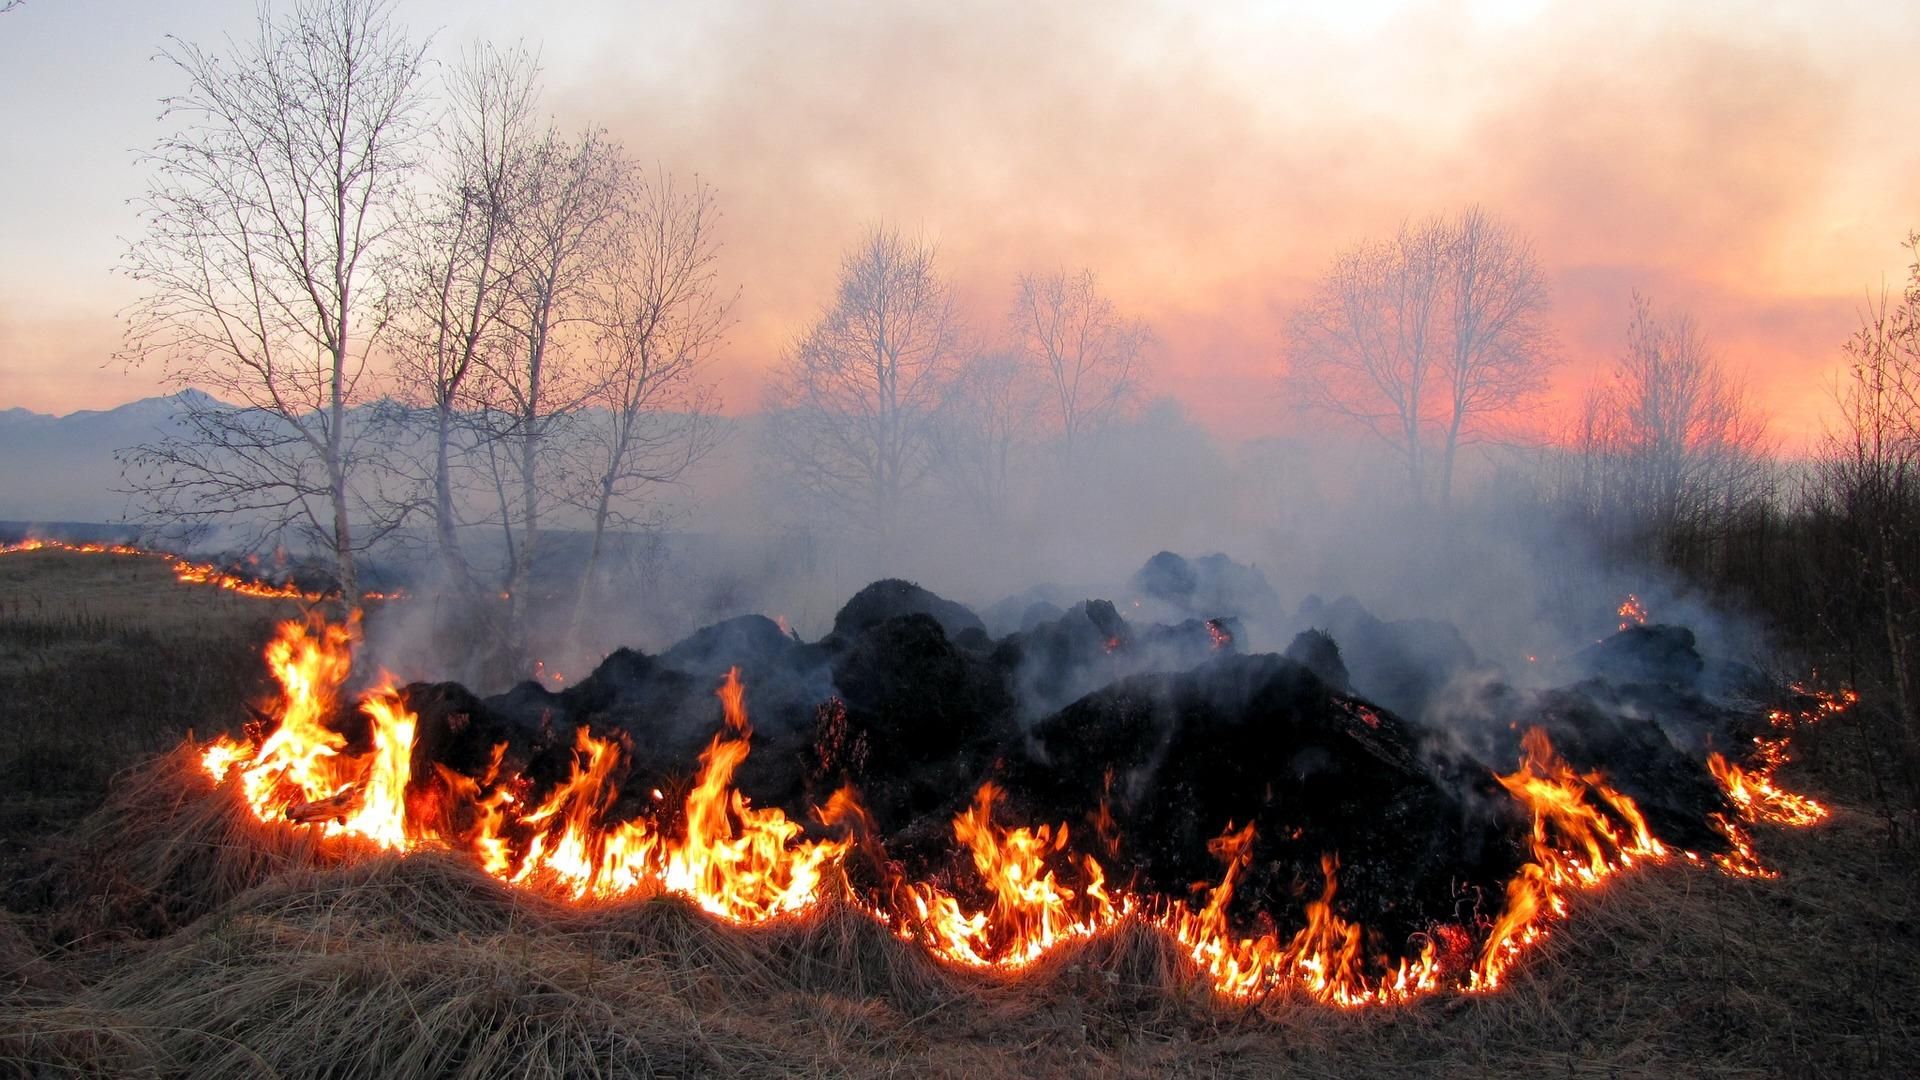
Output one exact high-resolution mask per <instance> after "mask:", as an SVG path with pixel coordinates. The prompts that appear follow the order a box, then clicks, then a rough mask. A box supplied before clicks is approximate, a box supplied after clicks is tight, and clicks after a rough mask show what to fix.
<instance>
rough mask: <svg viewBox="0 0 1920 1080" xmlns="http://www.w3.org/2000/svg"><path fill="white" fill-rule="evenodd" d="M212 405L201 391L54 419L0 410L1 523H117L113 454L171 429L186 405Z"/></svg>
mask: <svg viewBox="0 0 1920 1080" xmlns="http://www.w3.org/2000/svg"><path fill="white" fill-rule="evenodd" d="M192 399H199V400H211V399H209V398H207V396H206V395H205V394H202V393H201V392H200V391H198V390H182V391H180V392H179V393H178V394H168V395H166V396H163V397H150V398H142V399H140V400H139V401H134V402H129V403H128V404H125V405H122V406H120V407H119V408H115V409H85V410H82V411H80V412H76V413H69V414H67V415H66V416H51V415H48V414H46V413H37V412H34V411H32V410H30V409H18V408H15V409H5V410H0V461H4V462H6V468H5V469H4V470H0V519H3V520H13V521H94V522H105V521H119V520H121V519H122V518H124V517H125V516H126V515H127V513H128V511H129V509H130V504H129V499H128V497H127V496H126V495H123V494H120V493H119V492H118V491H117V489H119V488H123V487H125V486H126V485H125V483H124V482H123V481H122V480H121V478H120V464H119V462H118V461H116V460H114V456H113V454H114V451H116V450H121V449H124V448H126V447H130V446H138V445H140V444H141V443H145V442H152V441H153V440H155V439H157V438H159V437H161V436H162V435H164V434H165V433H166V431H167V429H168V428H169V427H171V426H172V423H173V418H174V417H175V416H176V415H178V414H179V412H180V411H181V408H182V406H183V404H184V402H185V401H187V400H192Z"/></svg>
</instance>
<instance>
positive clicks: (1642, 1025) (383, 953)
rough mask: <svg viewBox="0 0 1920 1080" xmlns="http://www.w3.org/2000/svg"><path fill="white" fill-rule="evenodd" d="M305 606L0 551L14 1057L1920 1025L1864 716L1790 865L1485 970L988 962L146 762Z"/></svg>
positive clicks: (1257, 1052) (1348, 1050) (1355, 1061)
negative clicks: (347, 821)
mask: <svg viewBox="0 0 1920 1080" xmlns="http://www.w3.org/2000/svg"><path fill="white" fill-rule="evenodd" d="M295 610H296V608H295V607H293V606H292V605H287V604H284V603H279V602H273V601H262V600H255V599H250V598H245V597H238V596H232V595H229V594H225V593H221V592H218V591H216V590H211V589H205V588H194V587H188V586H182V585H178V584H176V583H174V582H173V581H172V580H171V578H170V576H169V575H168V574H167V572H166V570H165V568H164V567H163V566H161V565H159V564H158V563H157V562H153V561H150V560H141V559H123V558H112V557H105V556H91V557H89V556H71V555H64V554H58V553H48V554H25V555H9V556H4V557H0V695H4V696H3V697H0V874H3V875H4V879H3V880H0V887H3V888H4V892H3V893H0V898H4V901H5V910H4V911H0V1072H4V1071H12V1072H17V1073H19V1074H21V1075H29V1076H33V1075H61V1074H76V1075H82V1074H84V1075H96V1074H101V1073H110V1074H127V1075H162V1076H205V1075H233V1076H259V1075H283V1076H348V1075H366V1074H368V1073H370V1072H381V1071H385V1072H389V1073H396V1074H407V1075H422V1074H424V1075H475V1076H481V1075H498V1074H501V1073H508V1072H522V1071H535V1072H555V1073H564V1074H569V1075H573V1074H581V1075H592V1074H595V1073H608V1074H634V1073H648V1072H654V1073H659V1074H664V1075H685V1074H688V1073H712V1074H746V1075H769V1076H771V1075H795V1074H799V1075H845V1074H858V1075H867V1074H883V1073H884V1074H889V1075H892V1074H903V1073H904V1074H908V1075H923V1074H924V1075H950V1076H983V1075H1006V1076H1036V1075H1038V1076H1078V1075H1102V1076H1142V1077H1145V1076H1166V1075H1192V1076H1220V1075H1225V1076H1249V1077H1252V1076H1272V1075H1296V1074H1297V1075H1304V1076H1347V1075H1370V1076H1398V1075H1406V1076H1431V1075H1492V1076H1508V1075H1512V1076H1529V1077H1532V1076H1548V1075H1551V1076H1562V1075H1564V1076H1569V1077H1581V1076H1605V1077H1614V1076H1673V1075H1697V1076H1794V1077H1800V1076H1850V1075H1892V1074H1900V1073H1910V1072H1912V1071H1913V1070H1914V1068H1915V1066H1914V1064H1913V1063H1914V1062H1915V1061H1916V1056H1917V1055H1920V964H1916V963H1915V960H1916V959H1920V948H1917V947H1916V946H1920V900H1916V896H1920V890H1916V888H1915V886H1916V880H1915V878H1916V871H1920V843H1916V839H1915V836H1914V832H1913V829H1912V826H1911V818H1910V817H1909V816H1908V815H1905V814H1903V813H1900V812H1896V811H1895V810H1893V809H1891V808H1889V807H1888V806H1887V805H1886V804H1885V803H1884V799H1883V797H1881V796H1878V795H1876V794H1875V792H1874V790H1873V787H1872V785H1871V784H1870V783H1867V782H1861V781H1859V780H1858V778H1859V777H1863V776H1869V775H1871V770H1870V769H1869V768H1868V767H1867V766H1868V764H1869V763H1871V762H1872V760H1873V759H1874V757H1875V748H1874V747H1873V746H1872V745H1870V744H1869V743H1868V741H1867V740H1866V739H1865V738H1864V736H1863V734H1862V732H1860V731H1859V730H1857V729H1850V728H1849V727H1848V725H1847V721H1846V720H1844V719H1842V720H1840V721H1836V722H1835V723H1834V724H1833V725H1831V726H1830V727H1829V728H1828V729H1826V730H1816V731H1814V732H1812V733H1808V734H1806V735H1803V736H1802V740H1801V742H1800V743H1799V744H1798V749H1799V750H1800V752H1801V754H1802V757H1803V761H1802V762H1800V763H1797V764H1796V765H1794V766H1790V767H1789V769H1788V770H1787V772H1786V773H1784V774H1783V775H1784V778H1785V779H1787V780H1788V781H1789V782H1791V783H1794V784H1797V785H1798V786H1799V787H1801V788H1804V789H1807V790H1810V791H1812V792H1813V793H1816V794H1820V795H1823V796H1824V797H1826V798H1827V799H1828V800H1829V801H1830V802H1832V803H1833V804H1834V805H1835V806H1836V811H1835V813H1834V815H1833V818H1832V820H1831V821H1829V822H1828V823H1826V824H1824V825H1822V826H1819V827H1816V828H1814V829H1810V830H1804V831H1789V830H1778V829H1770V828H1762V829H1760V830H1759V831H1758V843H1757V846H1758V848H1759V850H1760V852H1761V854H1762V855H1763V856H1764V857H1765V858H1766V859H1767V861H1768V862H1770V863H1771V864H1772V865H1773V866H1775V867H1776V868H1778V869H1779V870H1780V871H1781V876H1780V877H1779V878H1778V879H1776V880H1770V881H1754V880H1745V879H1732V878H1727V877H1724V876H1722V875H1720V874H1718V873H1715V872H1713V871H1709V870H1703V869H1699V868H1694V867H1687V866H1680V865H1667V866H1659V867H1653V868H1650V869H1647V870H1644V871H1640V872H1636V873H1632V874H1629V875H1626V876H1625V877H1623V878H1622V879H1619V880H1616V881H1615V882H1614V883H1612V884H1611V885H1610V886H1608V887H1607V888H1606V889H1605V890H1603V891H1602V892H1601V893H1599V894H1597V895H1596V894H1589V895H1585V896H1582V897H1580V898H1578V899H1577V900H1576V906H1575V909H1574V911H1573V913H1572V915H1571V917H1570V918H1569V919H1567V920H1566V921H1565V922H1564V923H1561V924H1558V925H1556V926H1555V928H1554V930H1553V933H1552V936H1551V938H1550V939H1549V940H1548V941H1547V942H1546V943H1545V945H1543V946H1542V947H1541V948H1540V949H1538V950H1537V951H1535V952H1534V953H1532V954H1530V955H1529V956H1528V958H1527V959H1526V960H1525V962H1524V963H1523V964H1522V965H1521V967H1520V969H1519V970H1518V972H1517V973H1516V974H1515V975H1514V976H1513V977H1512V981H1511V983H1510V984H1509V985H1508V986H1506V987H1504V988H1503V989H1501V990H1500V991H1499V992H1497V993H1494V994H1490V995H1483V996H1476V997H1463V996H1460V995H1457V994H1443V995H1440V996H1436V997H1432V998H1428V999H1425V1000H1423V1001H1421V1002H1419V1003H1416V1004H1414V1005H1411V1006H1406V1007H1399V1008H1392V1009H1379V1010H1371V1011H1366V1012H1362V1013H1352V1014H1349V1013H1340V1012H1337V1011H1334V1010H1331V1009H1329V1008H1327V1007H1324V1006H1317V1005H1313V1004H1311V1003H1306V1002H1299V1001H1293V1000H1279V1001H1268V1002H1264V1003H1261V1004H1259V1005H1258V1006H1254V1007H1248V1006H1230V1005H1226V1004H1223V1003H1221V1002H1219V1001H1216V1000H1214V999H1213V998H1212V997H1211V996H1210V994H1209V993H1208V991H1207V990H1206V989H1205V988H1204V987H1202V986H1200V985H1198V984H1197V983H1196V982H1194V981H1193V980H1192V979H1191V978H1190V977H1189V976H1188V975H1187V974H1186V973H1185V972H1184V971H1183V970H1182V969H1181V965H1180V963H1179V961H1178V958H1177V957H1174V956H1172V955H1169V954H1168V952H1167V951H1166V950H1165V949H1164V948H1163V947H1161V946H1160V945H1159V944H1158V942H1157V939H1154V938H1152V937H1151V936H1149V935H1144V934H1137V933H1135V934H1129V933H1122V934H1117V935H1115V936H1114V937H1113V938H1112V939H1108V940H1100V941H1096V942H1093V943H1089V944H1088V945H1086V946H1084V947H1082V948H1080V949H1078V950H1069V951H1065V952H1063V953H1061V954H1056V955H1055V956H1053V957H1051V958H1049V960H1048V961H1046V962H1044V963H1043V964H1042V965H1041V967H1040V969H1039V970H1036V971H1033V972H1030V973H1028V974H1026V975H1024V976H1021V977H1018V978H1009V979H982V978H979V977H976V976H972V975H967V974H964V973H957V972H953V971H949V970H946V969H943V968H941V967H939V966H937V965H935V964H933V963H932V962H931V961H929V960H927V959H926V958H925V957H924V956H923V955H921V954H920V953H918V952H917V951H916V950H914V949H913V948H911V947H909V946H906V945H904V944H902V943H900V942H897V941H894V940H892V939H891V938H888V937H886V936H885V935H884V934H880V933H877V932H875V928H874V927H873V925H872V924H871V923H869V922H867V921H866V920H865V919H864V918H862V917H861V916H859V915H857V914H854V913H850V912H830V913H828V914H826V915H824V916H816V917H813V918H810V919H806V920H801V921H798V922H794V923H790V924H788V925H783V926H774V927H769V928H765V929H761V930H756V931H751V932H747V931H739V930H734V929H730V928H726V927H721V926H717V925H715V924H713V923H712V922H711V921H709V920H707V919H705V918H704V917H703V916H700V915H698V914H697V913H695V912H693V911H690V910H688V909H687V907H686V906H685V905H683V904H680V903H679V902H677V901H673V900H670V899H664V900H652V901H641V902H631V903H626V904H621V905H613V906H607V907H600V908H594V909H588V910H578V909H565V908H558V907H554V906H550V905H547V904H544V903H542V902H539V901H537V900H532V899H529V898H527V897H526V896H524V895H520V894H516V893H514V892H511V891H509V890H506V889H504V888H502V887H500V886H498V885H497V884H495V883H494V882H492V881H491V880H489V879H487V878H485V877H484V876H482V875H480V874H478V873H477V872H475V871H472V870H471V869H469V868H467V867H465V866H462V865H460V864H457V863H454V862H451V861H447V860H443V859H438V858H433V857H414V858H409V859H404V860H400V859H380V860H374V861H371V862H364V863H360V864H357V865H354V866H351V867H340V866H335V865H330V864H329V863H328V862H327V861H326V860H324V859H321V858H318V857H316V856H315V854H314V853H313V852H312V851H311V850H306V849H303V848H302V847H301V845H299V844H296V843H291V842H289V841H288V840H287V839H286V837H285V836H284V835H278V834H269V833H267V832H266V831H264V830H262V829H260V828H258V827H253V828H248V827H244V826H241V825H237V824H235V821H236V819H235V817H234V816H233V815H230V814H227V813H225V810H226V809H227V808H226V807H225V806H223V805H222V804H221V803H220V802H219V800H218V798H217V796H216V795H214V794H212V793H210V791H209V790H208V789H207V788H206V787H205V786H204V785H203V784H202V783H201V781H199V780H198V779H197V778H196V777H195V776H194V775H193V771H192V770H191V769H190V768H185V767H183V764H184V762H185V759H184V758H183V757H182V756H180V755H173V756H171V757H160V758H158V759H156V755H162V754H164V753H165V752H166V751H168V750H169V749H170V748H173V747H175V746H177V745H178V744H179V743H180V742H181V741H182V740H183V739H185V738H186V737H187V736H188V734H189V732H195V733H198V734H200V735H203V736H204V735H206V734H208V733H209V732H211V731H213V730H218V729H226V728H232V727H237V726H238V725H239V724H240V723H242V722H244V720H245V719H246V717H247V715H248V714H247V704H248V702H249V701H251V700H258V699H259V698H260V697H261V696H262V695H263V694H264V693H265V692H266V690H267V687H266V684H265V682H264V673H263V671H262V670H261V666H260V664H259V662H258V649H259V645H260V643H261V642H262V641H263V640H264V638H265V635H266V634H267V632H268V629H269V627H270V626H271V624H272V622H273V620H275V619H276V618H281V617H285V616H286V615H289V614H292V613H293V612H294V611H295ZM196 785H199V786H196ZM283 832H284V831H283Z"/></svg>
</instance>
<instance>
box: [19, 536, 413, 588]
mask: <svg viewBox="0 0 1920 1080" xmlns="http://www.w3.org/2000/svg"><path fill="white" fill-rule="evenodd" d="M30 551H62V552H66V553H68V554H71V555H127V556H135V557H139V558H148V559H159V560H160V561H161V562H164V563H166V564H167V566H168V567H169V568H170V569H171V570H172V571H173V577H174V580H175V581H178V582H180V583H181V584H183V585H212V586H214V587H216V588H220V589H225V590H226V591H228V592H232V593H238V594H239V595H241V596H253V597H259V598H261V599H266V600H302V601H305V602H307V603H317V602H319V601H321V600H325V599H327V594H325V593H318V592H308V591H306V590H304V589H301V588H299V587H298V586H295V585H293V584H291V583H288V584H283V585H275V584H273V583H272V582H269V581H264V580H261V579H260V578H255V577H245V576H242V575H240V574H236V573H233V572H231V571H229V570H223V569H221V568H220V567H218V566H216V565H214V564H213V563H203V562H194V561H192V560H190V559H187V558H185V557H184V556H180V555H176V554H174V553H173V552H171V551H152V550H149V549H147V548H142V547H134V546H133V545H131V544H92V543H89V544H70V543H67V542H66V541H64V540H42V539H29V540H22V541H20V542H19V543H16V544H0V555H14V554H20V553H24V552H30ZM248 561H249V562H252V561H254V560H252V559H249V560H248ZM406 595H407V594H406V590H404V589H393V590H390V591H386V592H380V591H369V592H364V593H361V594H360V598H361V599H362V600H363V601H366V600H401V599H405V598H406Z"/></svg>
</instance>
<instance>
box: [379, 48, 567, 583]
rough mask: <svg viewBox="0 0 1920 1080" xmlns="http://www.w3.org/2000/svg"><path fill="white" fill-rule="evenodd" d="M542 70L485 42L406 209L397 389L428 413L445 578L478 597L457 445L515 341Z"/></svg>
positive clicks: (454, 83) (453, 88)
mask: <svg viewBox="0 0 1920 1080" xmlns="http://www.w3.org/2000/svg"><path fill="white" fill-rule="evenodd" d="M537 74H538V72H537V69H536V67H535V65H534V63H533V60H532V58H531V57H529V56H528V55H526V54H525V53H524V52H517V51H516V52H506V53H502V52H498V51H495V50H493V49H490V48H485V47H483V48H480V49H478V50H476V51H474V52H473V53H472V54H470V55H469V56H468V57H467V58H466V60H465V62H464V63H463V64H462V65H461V66H460V67H458V68H456V69H454V71H453V72H452V74H451V76H450V78H449V79H448V89H449V93H450V97H451V101H450V103H449V105H450V107H449V109H448V113H447V116H446V119H445V121H444V122H443V124H442V128H441V132H440V140H439V141H440V147H439V151H440V152H439V155H438V159H439V162H440V173H439V175H438V176H437V177H436V178H435V180H434V183H433V185H432V187H431V188H430V189H429V191H428V192H427V194H426V196H425V201H424V204H423V205H421V206H419V207H417V208H416V211H415V213H413V214H412V215H411V219H412V222H413V227H412V229H411V230H410V231H411V236H410V250H409V252H408V258H407V261H406V264H405V270H406V276H405V278H404V282H405V287H404V291H403V293H402V297H403V300H404V305H405V309H406V310H405V313H404V316H403V319H402V322H401V325H402V328H403V330H402V333H401V334H400V335H399V336H398V337H397V342H396V343H397V345H398V348H397V350H396V353H397V365H396V367H397V373H398V375H399V377H400V382H401V385H402V387H403V388H404V389H405V390H406V391H408V392H409V395H410V396H411V397H413V398H414V399H415V400H416V401H418V402H419V403H420V405H421V406H422V407H423V408H424V409H425V410H426V411H427V413H428V417H427V419H428V425H429V435H428V437H429V438H430V439H431V446H432V461H431V464H430V466H429V469H428V474H427V475H426V476H424V477H422V478H420V479H421V482H422V483H423V485H424V486H426V487H427V488H428V489H429V490H430V492H431V494H430V496H429V497H428V504H429V510H430V515H431V518H432V522H433V529H434V538H435V550H436V554H437V556H438V559H439V562H440V564H441V569H442V572H443V575H444V577H445V579H446V580H447V581H448V582H449V584H451V585H453V586H454V587H456V588H457V589H459V590H460V591H462V592H463V593H466V594H467V595H469V597H472V596H473V595H474V594H475V593H477V587H476V584H475V581H474V578H473V573H472V569H471V567H470V566H469V565H468V562H467V559H466V556H465V555H464V553H463V551H462V548H461V543H460V527H461V525H462V520H461V515H460V512H459V507H458V505H457V502H456V493H457V490H458V488H459V487H460V486H461V484H460V482H459V479H458V477H459V474H460V473H461V471H462V470H463V469H464V468H465V467H466V465H467V463H466V462H465V460H464V458H465V455H464V454H463V453H461V450H462V449H463V448H462V447H459V446H457V445H456V440H457V439H458V438H459V437H460V436H461V434H462V433H463V432H464V431H465V430H466V428H467V427H468V426H469V425H468V424H467V422H466V417H467V415H468V414H470V413H471V411H472V410H473V408H474V407H475V406H477V405H478V404H479V403H480V401H479V398H478V395H477V392H476V389H475V387H474V386H473V385H472V383H473V381H475V380H476V376H477V373H478V372H479V370H480V368H481V366H482V364H484V363H486V362H487V360H488V358H489V357H490V356H497V355H498V354H500V353H502V352H503V351H505V350H508V349H511V348H513V347H514V342H513V340H512V339H513V335H512V328H511V326H510V324H509V322H508V316H509V314H510V304H511V302H512V301H513V299H514V297H515V295H516V294H515V291H514V281H515V277H516V275H517V274H518V273H519V272H520V270H521V268H520V267H519V266H518V265H517V264H516V263H515V261H514V260H515V259H516V258H519V257H522V256H523V254H524V252H522V251H521V250H519V249H518V247H517V245H516V244H515V237H514V232H513V230H514V229H515V228H517V227H519V226H520V225H521V223H522V222H523V221H524V220H525V218H526V216H527V212H528V203H529V202H530V201H531V195H532V182H531V181H532V176H531V172H532V169H533V166H534V164H535V162H536V160H537V151H538V150H539V149H540V146H541V139H542V137H543V132H542V131H541V130H540V129H539V128H538V127H536V126H535V122H534V103H535V96H536V91H535V80H536V77H537Z"/></svg>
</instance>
